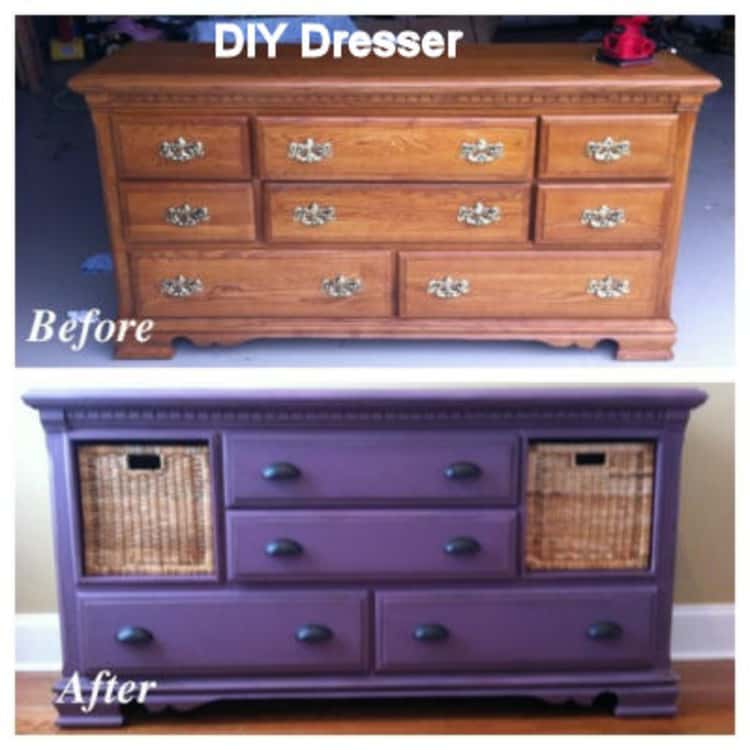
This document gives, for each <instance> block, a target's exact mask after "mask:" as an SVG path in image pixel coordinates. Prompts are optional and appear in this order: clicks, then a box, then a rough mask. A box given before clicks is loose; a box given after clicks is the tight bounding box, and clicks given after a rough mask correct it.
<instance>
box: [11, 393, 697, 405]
mask: <svg viewBox="0 0 750 750" xmlns="http://www.w3.org/2000/svg"><path fill="white" fill-rule="evenodd" d="M705 400H706V394H705V393H704V392H703V391H701V390H699V389H697V388H505V389H491V390H489V389H440V390H433V389H428V390H425V389H422V388H414V389H400V390H369V389H368V390H338V389H336V390H334V389H330V390H317V391H312V390H255V391H239V390H222V391H214V390H183V391H179V392H175V391H166V390H124V391H106V390H87V391H33V392H30V393H28V394H26V395H25V396H24V401H25V402H26V403H27V404H29V405H30V406H32V407H34V408H37V409H42V410H43V409H52V408H63V409H70V408H117V407H122V408H128V407H144V406H149V407H154V408H164V407H166V408H169V407H174V408H186V409H188V408H191V407H193V408H210V407H217V408H224V409H227V408H229V409H231V408H233V407H236V408H242V407H268V408H271V409H272V408H275V407H276V408H285V409H288V408H295V407H300V408H301V407H304V406H317V407H322V408H336V407H344V408H347V407H348V408H356V407H359V406H364V407H372V406H391V407H393V408H394V409H399V408H413V407H420V406H421V407H432V406H434V407H439V406H440V405H441V404H442V405H445V406H451V407H455V406H466V407H472V408H480V409H481V408H483V407H486V408H490V407H492V408H497V407H507V408H513V409H523V408H528V409H534V408H544V407H563V408H571V409H574V408H576V407H579V408H585V409H591V408H634V409H641V408H654V407H655V408H676V409H692V408H695V407H697V406H699V405H700V404H702V403H703V402H704V401H705Z"/></svg>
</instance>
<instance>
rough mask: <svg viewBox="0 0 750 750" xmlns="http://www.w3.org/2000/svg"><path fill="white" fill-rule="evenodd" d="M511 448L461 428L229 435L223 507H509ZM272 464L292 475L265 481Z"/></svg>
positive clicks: (507, 441) (492, 435) (505, 439)
mask: <svg viewBox="0 0 750 750" xmlns="http://www.w3.org/2000/svg"><path fill="white" fill-rule="evenodd" d="M517 450H518V449H517V442H516V439H515V438H514V437H510V436H507V435H502V434H498V433H497V432H486V433H485V432H482V431H473V432H470V431H464V430H451V431H445V432H431V431H424V430H410V431H405V432H391V431H382V432H381V431H369V432H368V431H363V430H360V431H343V430H342V431H335V432H334V431H330V432H326V431H311V430H306V431H304V432H300V433H298V434H290V433H287V434H284V433H278V432H277V433H273V432H264V433H262V434H257V435H230V436H228V437H227V438H226V470H225V476H226V477H227V502H228V504H229V505H233V506H235V507H242V506H247V505H259V504H264V505H268V504H271V505H273V506H274V507H278V506H285V507H289V506H299V504H300V503H302V502H304V501H308V500H315V501H316V502H317V501H323V502H326V501H334V502H335V501H339V502H352V501H373V502H388V501H395V502H407V501H408V502H415V501H429V502H454V501H455V502H460V503H461V504H464V503H474V504H490V503H491V504H497V505H512V504H514V503H515V502H516V486H517V481H516V464H517ZM342 451H345V456H344V455H343V454H342ZM342 457H343V459H344V460H342ZM280 464H284V465H287V466H291V467H292V468H293V469H295V470H296V475H295V476H292V477H286V478H281V479H278V478H268V475H269V471H272V470H273V467H275V466H278V465H280ZM467 466H468V467H469V468H467ZM293 473H294V472H293ZM446 474H448V475H452V476H446ZM459 474H460V476H459Z"/></svg>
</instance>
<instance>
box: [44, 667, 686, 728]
mask: <svg viewBox="0 0 750 750" xmlns="http://www.w3.org/2000/svg"><path fill="white" fill-rule="evenodd" d="M67 682H68V679H61V680H59V681H58V682H57V683H56V684H55V687H54V689H53V695H54V699H53V700H55V701H56V699H57V696H58V695H59V694H60V692H61V691H62V690H63V689H64V687H65V685H66V684H67ZM367 682H368V685H369V686H368V687H364V686H363V682H362V680H357V679H345V678H338V677H332V678H329V679H327V680H326V679H321V678H316V679H315V680H309V679H304V678H300V679H297V680H292V679H286V680H279V679H273V678H268V679H258V678H255V679H253V680H252V681H250V680H247V681H245V680H241V679H234V680H229V679H222V678H216V679H213V680H210V679H205V678H204V679H191V678H181V679H173V680H161V681H159V684H158V686H157V687H156V688H153V689H152V690H151V691H150V692H149V695H148V698H147V700H146V703H145V704H144V708H145V709H146V711H147V712H148V713H160V712H161V711H164V710H166V709H171V710H174V711H179V712H186V711H192V710H194V709H196V708H200V707H201V706H205V705H207V704H209V703H214V702H216V701H220V700H237V701H251V700H273V699H281V700H292V699H308V700H309V699H329V698H330V699H334V698H342V699H352V698H356V699H359V698H361V699H367V698H397V697H398V698H451V697H456V696H458V695H460V697H462V698H468V697H471V698H516V699H517V698H535V699H538V700H541V701H544V702H546V703H549V704H557V705H562V704H566V703H574V704H576V705H579V706H584V707H586V706H593V705H595V704H599V703H600V702H601V703H602V704H604V705H606V706H612V712H613V714H614V715H615V716H620V717H638V716H674V715H675V714H676V712H677V696H678V689H677V686H678V678H677V676H676V675H675V674H674V673H672V672H669V671H654V672H645V673H644V672H638V673H634V674H633V675H632V676H628V675H624V674H622V673H611V674H599V675H591V676H590V677H589V678H588V679H587V678H586V677H584V676H582V675H580V674H577V675H576V676H575V677H574V678H571V677H566V676H564V675H559V674H558V675H539V676H537V677H518V676H515V675H514V676H509V675H500V676H497V675H483V676H478V675H476V674H473V675H470V676H466V677H463V676H460V675H457V676H452V677H450V676H441V677H440V678H439V679H438V680H436V679H435V678H424V677H413V678H411V679H409V678H404V677H400V678H399V679H398V682H396V681H395V680H394V679H392V678H373V677H368V678H367ZM326 683H327V684H326ZM90 689H91V683H90V681H89V680H87V679H85V678H82V679H81V693H82V696H83V699H84V701H88V700H89V697H90ZM54 705H55V708H56V709H57V712H58V718H57V725H58V726H60V727H63V728H72V727H82V728H83V727H89V728H92V729H97V728H101V727H118V726H122V725H123V724H124V723H125V721H126V716H127V713H128V711H129V710H128V708H126V707H121V706H119V705H117V704H106V703H103V702H100V703H97V704H96V705H95V707H94V708H93V710H92V711H91V712H89V713H83V712H82V711H81V707H80V705H77V704H74V703H68V702H65V703H57V702H55V703H54Z"/></svg>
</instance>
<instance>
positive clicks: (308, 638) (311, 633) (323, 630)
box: [294, 625, 333, 643]
mask: <svg viewBox="0 0 750 750" xmlns="http://www.w3.org/2000/svg"><path fill="white" fill-rule="evenodd" d="M294 637H295V638H296V639H297V640H298V641H299V642H300V643H323V642H324V641H330V640H331V638H333V630H331V629H330V628H327V627H326V626H325V625H303V626H302V627H301V628H298V629H297V632H296V633H295V634H294Z"/></svg>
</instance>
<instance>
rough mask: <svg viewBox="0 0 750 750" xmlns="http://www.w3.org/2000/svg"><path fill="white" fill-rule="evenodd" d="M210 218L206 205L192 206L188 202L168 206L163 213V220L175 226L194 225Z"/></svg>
mask: <svg viewBox="0 0 750 750" xmlns="http://www.w3.org/2000/svg"><path fill="white" fill-rule="evenodd" d="M210 219H211V217H210V216H209V214H208V207H207V206H197V207H195V208H193V206H191V205H190V204H189V203H183V204H182V205H181V206H170V207H169V208H168V209H167V210H166V212H165V214H164V220H165V221H166V222H167V224H172V226H175V227H196V226H198V224H201V223H203V222H205V221H209V220H210Z"/></svg>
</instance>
